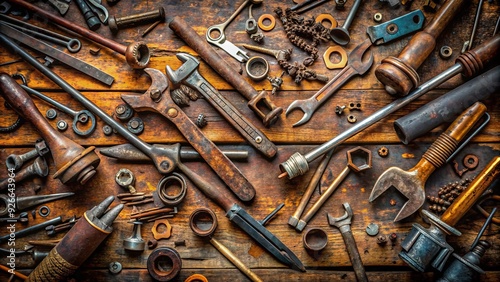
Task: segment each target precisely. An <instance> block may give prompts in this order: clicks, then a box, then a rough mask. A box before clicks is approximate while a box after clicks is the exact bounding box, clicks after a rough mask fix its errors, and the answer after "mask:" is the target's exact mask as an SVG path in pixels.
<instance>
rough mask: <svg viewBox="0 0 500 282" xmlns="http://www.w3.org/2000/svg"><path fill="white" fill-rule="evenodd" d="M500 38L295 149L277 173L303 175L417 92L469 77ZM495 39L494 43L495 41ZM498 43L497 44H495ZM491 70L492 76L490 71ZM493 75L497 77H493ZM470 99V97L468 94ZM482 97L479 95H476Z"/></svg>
mask: <svg viewBox="0 0 500 282" xmlns="http://www.w3.org/2000/svg"><path fill="white" fill-rule="evenodd" d="M499 40H500V35H496V36H495V37H493V38H491V39H489V40H487V41H486V42H484V43H483V45H481V46H479V47H476V48H475V49H474V50H472V51H469V52H467V53H466V54H467V55H465V54H462V55H460V56H459V57H458V59H457V63H456V64H455V65H453V66H452V67H450V68H448V69H446V70H445V71H443V72H442V73H440V74H438V75H436V76H434V77H432V78H431V79H429V81H427V82H425V83H424V84H422V85H420V86H419V87H417V88H416V89H415V90H413V91H412V92H411V93H410V94H409V95H407V96H406V97H404V98H399V99H397V100H395V101H393V102H391V103H389V104H387V105H386V106H384V107H382V108H381V109H379V110H378V111H376V112H375V113H373V114H372V115H371V116H369V117H367V118H365V119H363V120H362V121H361V122H359V123H358V124H356V125H354V126H352V127H351V128H349V129H347V130H345V131H344V132H342V133H341V134H339V135H337V136H335V137H334V138H332V139H330V140H329V141H327V142H325V143H324V144H322V145H320V146H318V147H316V148H314V149H313V150H311V151H310V152H308V153H306V154H304V155H302V154H301V153H299V152H296V153H294V154H293V155H292V156H290V157H289V158H288V160H286V161H285V162H283V163H281V164H280V165H279V168H280V171H281V174H280V175H279V176H278V177H279V178H282V177H285V176H288V178H289V179H292V178H295V177H297V176H299V175H303V174H304V173H306V172H307V171H308V170H309V163H310V162H312V161H314V160H315V159H317V158H319V157H320V156H321V155H323V154H325V153H326V152H328V151H330V150H331V149H333V148H335V147H336V146H338V145H339V144H341V143H342V142H344V141H345V140H347V139H349V138H351V137H352V136H354V135H356V134H357V133H359V132H360V131H362V130H364V129H366V128H368V127H370V126H371V125H373V124H374V123H376V122H377V121H379V120H381V119H382V118H385V117H386V116H388V115H389V114H391V113H394V112H395V111H397V110H399V109H401V108H402V107H404V106H406V105H408V104H409V103H411V102H412V101H414V100H416V99H417V98H419V97H420V96H422V95H424V94H425V93H427V92H428V91H429V90H431V89H433V88H435V87H437V86H438V85H440V84H441V83H443V82H445V81H447V80H448V79H450V78H451V77H454V76H455V75H457V74H459V73H463V75H464V76H465V77H472V76H474V75H476V74H477V73H478V72H480V71H481V69H482V68H481V66H482V65H483V64H485V63H487V62H489V61H490V60H492V59H493V58H495V56H496V55H497V51H498V48H495V47H494V46H495V45H494V44H498V41H499ZM495 42H497V43H495ZM497 46H498V45H497ZM474 62H481V63H482V64H481V65H478V64H476V63H474ZM495 71H500V67H495V68H493V69H491V70H489V71H487V72H485V73H484V74H483V75H482V76H481V79H483V80H484V81H485V84H490V85H493V84H494V82H495V81H497V80H498V73H496V74H495ZM491 74H493V75H492V76H491V77H490V76H489V75H491ZM495 75H496V78H494V77H495ZM469 99H470V98H469ZM479 99H482V98H479Z"/></svg>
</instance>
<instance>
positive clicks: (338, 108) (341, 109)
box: [335, 105, 345, 116]
mask: <svg viewBox="0 0 500 282" xmlns="http://www.w3.org/2000/svg"><path fill="white" fill-rule="evenodd" d="M344 109H345V105H343V106H338V105H337V106H336V107H335V113H336V114H337V115H339V116H340V115H342V113H343V112H344Z"/></svg>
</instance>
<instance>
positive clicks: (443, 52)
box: [439, 45, 453, 60]
mask: <svg viewBox="0 0 500 282" xmlns="http://www.w3.org/2000/svg"><path fill="white" fill-rule="evenodd" d="M452 54H453V49H451V47H450V46H446V45H445V46H443V47H441V49H440V50H439V56H441V58H442V59H443V60H447V59H449V58H451V55H452Z"/></svg>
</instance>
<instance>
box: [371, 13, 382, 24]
mask: <svg viewBox="0 0 500 282" xmlns="http://www.w3.org/2000/svg"><path fill="white" fill-rule="evenodd" d="M373 20H374V21H376V22H380V21H382V14H381V13H375V15H373Z"/></svg>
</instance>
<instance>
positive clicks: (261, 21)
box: [258, 14, 276, 31]
mask: <svg viewBox="0 0 500 282" xmlns="http://www.w3.org/2000/svg"><path fill="white" fill-rule="evenodd" d="M265 20H270V21H271V24H269V25H264V21H265ZM258 24H259V27H260V29H262V30H263V31H271V30H273V28H274V26H276V19H275V18H274V16H273V15H271V14H263V15H262V16H260V18H259V23H258Z"/></svg>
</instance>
